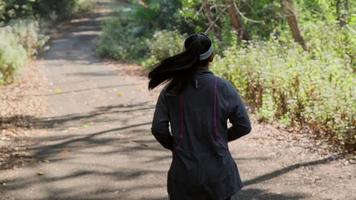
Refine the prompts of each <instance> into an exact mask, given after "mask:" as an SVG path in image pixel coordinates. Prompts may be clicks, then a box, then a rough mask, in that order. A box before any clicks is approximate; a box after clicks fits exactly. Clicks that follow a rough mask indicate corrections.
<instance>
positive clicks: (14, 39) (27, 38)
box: [0, 19, 48, 84]
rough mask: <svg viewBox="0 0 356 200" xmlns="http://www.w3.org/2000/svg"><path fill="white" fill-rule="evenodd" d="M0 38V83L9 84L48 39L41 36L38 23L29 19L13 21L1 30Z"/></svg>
mask: <svg viewBox="0 0 356 200" xmlns="http://www.w3.org/2000/svg"><path fill="white" fill-rule="evenodd" d="M0 36H1V37H0V83H2V84H4V83H5V84H8V83H11V82H12V81H13V79H14V76H15V74H16V71H17V69H19V68H20V67H21V66H23V65H25V63H26V61H27V60H28V59H29V58H31V57H33V56H35V55H36V54H37V51H38V49H40V48H41V47H42V46H43V45H44V44H45V42H46V41H47V39H48V37H46V36H44V35H42V34H40V30H39V25H38V22H36V21H33V20H29V19H27V20H13V21H11V22H10V23H9V24H8V25H7V26H5V27H2V28H0Z"/></svg>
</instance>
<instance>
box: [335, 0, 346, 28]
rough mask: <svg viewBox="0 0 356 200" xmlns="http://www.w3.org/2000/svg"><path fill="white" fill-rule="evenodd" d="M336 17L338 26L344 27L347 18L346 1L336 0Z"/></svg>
mask: <svg viewBox="0 0 356 200" xmlns="http://www.w3.org/2000/svg"><path fill="white" fill-rule="evenodd" d="M336 15H337V20H338V21H339V24H340V26H346V25H347V21H348V17H349V1H348V0H336Z"/></svg>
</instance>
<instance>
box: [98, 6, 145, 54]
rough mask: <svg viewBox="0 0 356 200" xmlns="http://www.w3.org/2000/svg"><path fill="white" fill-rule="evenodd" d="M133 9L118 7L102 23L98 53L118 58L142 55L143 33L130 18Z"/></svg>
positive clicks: (143, 52) (143, 48)
mask: <svg viewBox="0 0 356 200" xmlns="http://www.w3.org/2000/svg"><path fill="white" fill-rule="evenodd" d="M132 12H133V10H132V9H131V8H130V9H118V10H116V11H115V17H114V18H109V19H107V20H106V21H105V22H104V23H103V33H102V35H101V36H100V44H99V47H98V50H97V51H98V53H99V54H100V55H101V56H105V57H110V58H115V59H118V60H127V61H130V60H134V59H138V58H140V57H142V56H144V54H145V52H146V51H147V47H146V44H145V35H144V34H145V33H144V32H142V27H140V26H137V25H136V22H137V21H135V20H133V18H132Z"/></svg>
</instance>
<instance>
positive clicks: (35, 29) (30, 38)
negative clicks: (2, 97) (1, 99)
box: [0, 0, 94, 85]
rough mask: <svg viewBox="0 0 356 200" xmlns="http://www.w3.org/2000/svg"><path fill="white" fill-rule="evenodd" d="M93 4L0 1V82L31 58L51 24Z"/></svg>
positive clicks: (83, 0)
mask: <svg viewBox="0 0 356 200" xmlns="http://www.w3.org/2000/svg"><path fill="white" fill-rule="evenodd" d="M93 6H94V4H93V2H92V1H91V0H65V1H56V0H0V85H1V84H9V83H12V82H13V81H14V78H15V76H16V73H18V71H19V70H20V69H21V68H22V67H23V66H24V65H26V63H28V62H29V61H30V60H31V59H33V58H35V56H36V55H37V54H38V53H39V52H40V51H41V49H42V48H43V47H44V45H45V43H46V42H47V41H48V39H49V37H48V34H49V30H50V29H51V27H53V26H54V25H55V24H56V23H58V22H60V21H63V20H66V19H69V18H71V17H74V16H76V15H78V14H83V13H86V12H88V11H89V10H91V9H92V7H93Z"/></svg>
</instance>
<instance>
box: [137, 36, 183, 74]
mask: <svg viewBox="0 0 356 200" xmlns="http://www.w3.org/2000/svg"><path fill="white" fill-rule="evenodd" d="M183 41H184V39H183V36H182V35H180V34H179V33H178V32H177V31H158V32H156V33H155V34H154V35H153V38H152V39H151V40H150V41H149V42H148V43H149V55H150V57H149V58H148V59H146V60H145V61H144V62H143V63H142V65H143V66H144V67H145V69H146V70H151V69H152V68H153V67H154V65H155V64H157V63H158V62H159V61H161V60H163V59H165V58H168V57H169V56H173V55H175V54H177V53H179V52H181V51H182V50H183Z"/></svg>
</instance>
